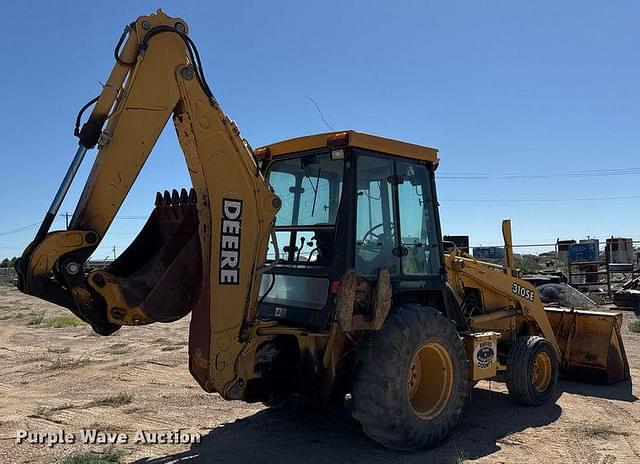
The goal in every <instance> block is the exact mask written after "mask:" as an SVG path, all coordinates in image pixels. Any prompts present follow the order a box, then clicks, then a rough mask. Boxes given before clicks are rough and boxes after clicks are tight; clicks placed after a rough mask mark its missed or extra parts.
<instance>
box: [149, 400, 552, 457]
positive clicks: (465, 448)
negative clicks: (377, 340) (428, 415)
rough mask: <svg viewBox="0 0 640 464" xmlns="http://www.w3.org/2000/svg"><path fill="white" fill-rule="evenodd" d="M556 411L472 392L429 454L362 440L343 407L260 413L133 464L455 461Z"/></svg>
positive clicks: (493, 446) (492, 447) (484, 451)
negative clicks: (197, 441)
mask: <svg viewBox="0 0 640 464" xmlns="http://www.w3.org/2000/svg"><path fill="white" fill-rule="evenodd" d="M561 412H562V409H561V408H560V406H558V405H556V404H552V405H547V406H542V407H538V408H527V407H523V406H519V405H517V404H515V403H513V402H512V401H511V400H509V398H508V397H507V395H506V394H504V393H497V392H490V391H488V390H483V389H475V390H474V394H473V397H472V402H471V405H470V406H469V409H468V411H467V412H466V413H465V415H464V417H463V419H462V422H461V423H460V425H459V426H458V428H457V430H456V432H455V434H454V435H453V436H452V437H451V439H450V440H448V441H447V442H446V443H445V444H443V445H442V446H440V447H438V448H436V449H433V450H430V451H424V452H420V453H402V452H395V451H390V450H387V449H385V448H383V447H381V446H380V445H378V444H377V443H375V442H374V441H372V440H370V439H369V438H367V437H366V436H365V435H364V434H363V433H362V430H361V429H360V426H359V424H358V423H357V422H356V421H355V420H353V419H352V418H351V415H350V408H349V405H347V407H346V408H345V409H344V410H342V411H340V412H337V413H334V414H331V415H320V414H313V413H309V412H307V411H303V410H299V409H295V408H292V407H283V408H279V409H265V410H263V411H260V412H258V413H256V414H254V415H252V416H249V417H246V418H244V419H239V420H236V421H235V422H231V423H228V424H225V425H223V426H221V427H217V428H215V429H213V430H211V431H210V432H209V433H207V434H206V435H203V436H202V441H201V443H200V444H195V445H192V447H191V449H189V450H187V451H184V452H181V453H177V454H174V455H169V456H164V457H161V458H145V459H141V460H138V461H136V462H137V463H138V464H161V463H169V462H189V463H210V462H211V463H215V462H220V463H222V462H235V463H256V462H269V463H280V462H282V463H285V462H286V463H291V462H313V463H331V464H336V463H343V462H349V463H351V462H365V463H367V464H375V463H385V464H386V463H395V462H397V463H423V462H434V463H456V462H460V461H462V460H463V459H474V458H479V457H482V456H486V455H489V454H491V453H494V452H496V451H497V450H499V449H500V441H501V440H502V439H503V438H504V437H506V436H507V435H510V434H512V433H515V432H519V431H521V430H524V429H526V428H528V427H539V426H543V425H547V424H550V423H552V422H554V421H555V420H556V419H558V417H560V413H561Z"/></svg>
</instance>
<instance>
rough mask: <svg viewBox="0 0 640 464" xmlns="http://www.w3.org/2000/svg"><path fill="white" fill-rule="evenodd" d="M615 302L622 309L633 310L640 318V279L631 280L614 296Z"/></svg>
mask: <svg viewBox="0 0 640 464" xmlns="http://www.w3.org/2000/svg"><path fill="white" fill-rule="evenodd" d="M613 302H614V303H615V304H616V306H617V307H618V308H620V309H633V310H634V311H635V313H636V314H637V315H638V316H640V277H636V278H634V279H631V280H629V281H627V283H625V284H624V285H623V286H622V287H621V288H620V290H618V291H616V292H615V293H614V294H613Z"/></svg>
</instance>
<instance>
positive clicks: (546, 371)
mask: <svg viewBox="0 0 640 464" xmlns="http://www.w3.org/2000/svg"><path fill="white" fill-rule="evenodd" d="M531 383H533V387H534V388H535V389H536V390H537V391H538V392H540V393H542V392H543V391H545V390H546V389H547V388H548V387H549V384H550V383H551V358H550V357H549V355H548V354H547V353H545V352H544V351H541V352H540V353H538V354H537V355H536V357H535V358H533V376H532V378H531Z"/></svg>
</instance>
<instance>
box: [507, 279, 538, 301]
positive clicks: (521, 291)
mask: <svg viewBox="0 0 640 464" xmlns="http://www.w3.org/2000/svg"><path fill="white" fill-rule="evenodd" d="M511 292H512V293H513V294H514V295H517V296H519V297H521V298H524V299H525V300H529V301H533V300H534V298H535V293H534V292H533V291H532V290H529V289H528V288H524V287H523V286H522V285H518V284H517V283H515V282H514V283H513V285H512V286H511Z"/></svg>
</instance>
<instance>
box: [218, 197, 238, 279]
mask: <svg viewBox="0 0 640 464" xmlns="http://www.w3.org/2000/svg"><path fill="white" fill-rule="evenodd" d="M241 227H242V200H229V199H227V198H223V199H222V219H221V221H220V276H219V280H218V282H220V285H238V284H239V283H240V228H241Z"/></svg>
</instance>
